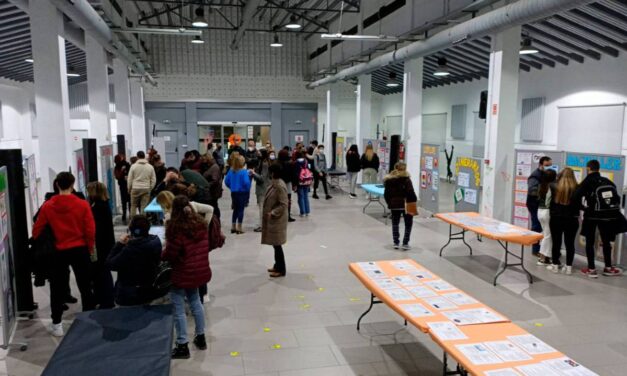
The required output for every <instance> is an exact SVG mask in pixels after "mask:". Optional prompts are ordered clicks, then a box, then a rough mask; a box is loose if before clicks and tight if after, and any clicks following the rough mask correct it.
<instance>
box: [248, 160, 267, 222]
mask: <svg viewBox="0 0 627 376" xmlns="http://www.w3.org/2000/svg"><path fill="white" fill-rule="evenodd" d="M269 167H270V160H269V159H268V151H267V150H266V149H261V150H260V158H259V159H258V160H252V161H251V163H250V164H249V168H250V169H251V170H250V171H251V174H252V175H251V176H252V178H253V180H254V181H255V196H257V206H259V226H257V227H255V229H254V230H253V231H255V232H261V224H262V222H263V198H264V197H265V196H266V190H267V189H268V187H269V186H270V180H271V179H270V172H269Z"/></svg>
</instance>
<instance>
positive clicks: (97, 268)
mask: <svg viewBox="0 0 627 376" xmlns="http://www.w3.org/2000/svg"><path fill="white" fill-rule="evenodd" d="M87 196H88V197H89V203H90V204H91V213H92V214H93V216H94V222H95V223H96V256H97V257H96V261H95V262H93V263H92V273H91V278H92V285H93V287H94V295H95V298H96V303H97V304H98V308H99V309H107V308H113V307H114V306H115V304H114V302H113V277H112V276H111V272H110V271H109V270H108V269H107V267H106V266H105V262H106V260H107V257H109V252H110V251H111V249H112V248H113V245H114V244H115V235H113V217H112V215H111V207H110V206H109V194H108V193H107V187H106V186H105V185H104V184H102V183H101V182H97V181H95V182H91V183H89V184H87Z"/></svg>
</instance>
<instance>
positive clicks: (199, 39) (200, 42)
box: [192, 35, 205, 44]
mask: <svg viewBox="0 0 627 376" xmlns="http://www.w3.org/2000/svg"><path fill="white" fill-rule="evenodd" d="M192 43H193V44H203V43H205V41H204V40H203V39H202V38H201V37H199V36H198V35H196V36H195V37H194V39H192Z"/></svg>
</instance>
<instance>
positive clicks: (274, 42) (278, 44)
mask: <svg viewBox="0 0 627 376" xmlns="http://www.w3.org/2000/svg"><path fill="white" fill-rule="evenodd" d="M270 47H283V43H281V41H279V36H278V35H276V34H274V38H273V39H272V43H270Z"/></svg>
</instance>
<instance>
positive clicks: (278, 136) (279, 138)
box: [270, 102, 285, 154]
mask: <svg viewBox="0 0 627 376" xmlns="http://www.w3.org/2000/svg"><path fill="white" fill-rule="evenodd" d="M282 113H283V110H282V109H281V103H280V102H272V103H271V104H270V122H271V124H270V142H271V143H272V147H273V148H274V150H275V151H276V153H277V154H278V151H279V150H281V148H282V147H283V145H284V142H285V140H283V134H282V133H281V132H282V131H283V127H282V126H281V122H282Z"/></svg>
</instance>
